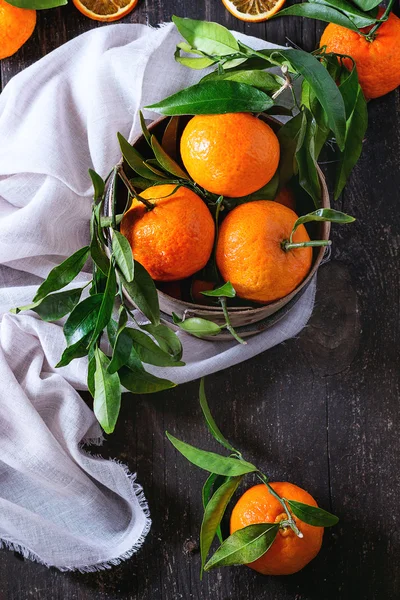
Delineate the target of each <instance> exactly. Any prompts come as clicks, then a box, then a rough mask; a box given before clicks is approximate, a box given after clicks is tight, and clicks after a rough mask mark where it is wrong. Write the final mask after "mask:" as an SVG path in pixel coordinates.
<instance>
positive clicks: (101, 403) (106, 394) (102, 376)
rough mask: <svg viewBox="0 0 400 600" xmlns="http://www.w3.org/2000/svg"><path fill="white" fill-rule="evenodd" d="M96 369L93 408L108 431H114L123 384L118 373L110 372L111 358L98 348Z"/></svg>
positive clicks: (95, 353) (95, 352) (96, 351)
mask: <svg viewBox="0 0 400 600" xmlns="http://www.w3.org/2000/svg"><path fill="white" fill-rule="evenodd" d="M94 355H95V359H96V371H95V374H94V403H93V410H94V414H95V415H96V418H97V420H98V422H99V423H100V425H101V426H102V428H103V429H104V431H105V432H106V433H112V432H113V431H114V428H115V424H116V422H117V419H118V415H119V411H120V408H121V386H120V381H119V376H118V373H113V374H112V375H111V374H110V373H109V372H108V366H109V364H110V360H109V358H108V357H107V356H106V355H105V354H104V353H103V352H102V351H101V350H100V348H96V349H95V351H94Z"/></svg>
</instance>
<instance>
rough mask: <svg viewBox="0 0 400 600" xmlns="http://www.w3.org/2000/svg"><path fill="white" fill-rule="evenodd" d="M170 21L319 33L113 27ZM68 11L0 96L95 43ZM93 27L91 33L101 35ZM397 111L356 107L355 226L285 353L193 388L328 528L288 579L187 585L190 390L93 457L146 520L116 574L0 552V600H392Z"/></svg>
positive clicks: (12, 69) (134, 422) (157, 15)
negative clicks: (359, 141) (122, 474)
mask: <svg viewBox="0 0 400 600" xmlns="http://www.w3.org/2000/svg"><path fill="white" fill-rule="evenodd" d="M172 14H178V15H181V16H189V17H193V18H206V19H209V20H216V21H218V22H220V23H222V24H224V25H226V26H228V27H230V28H233V29H236V30H239V31H243V32H245V33H249V34H253V35H257V36H259V37H262V38H264V39H268V40H269V41H271V42H276V43H280V44H285V43H286V41H287V38H288V39H290V40H291V41H292V42H294V43H295V44H298V45H299V46H301V47H302V48H304V49H306V50H312V49H314V48H315V46H316V44H317V41H318V39H319V35H320V33H321V31H322V29H323V25H322V24H321V23H315V22H314V21H307V20H304V21H302V20H301V19H296V18H286V19H277V20H276V21H273V22H271V23H268V24H259V25H253V26H249V25H246V24H243V23H241V22H239V21H237V20H236V19H234V18H233V17H231V16H230V15H229V14H228V13H227V11H225V9H224V8H223V7H222V4H221V2H220V0H206V1H198V2H194V1H192V2H188V1H185V0H162V1H161V0H151V1H150V0H146V1H143V0H142V1H141V2H140V3H139V6H138V7H137V9H136V10H135V11H134V12H133V13H132V14H131V15H129V16H128V17H127V18H126V19H124V22H128V23H129V22H134V23H137V22H140V23H149V24H151V25H156V24H157V23H158V22H160V21H167V20H169V19H170V17H171V15H172ZM98 26H99V25H98V24H97V23H95V22H92V21H89V20H88V19H86V18H85V17H83V16H82V15H80V13H79V12H78V11H77V10H76V9H75V8H74V7H73V5H72V3H71V4H70V5H69V6H67V7H63V8H61V9H55V10H51V11H43V12H41V13H39V18H38V26H37V28H36V31H35V34H34V35H33V37H32V38H31V40H30V41H29V42H28V43H27V44H26V45H25V46H24V47H23V48H22V49H21V50H20V51H19V52H18V53H17V54H16V55H15V56H13V57H12V58H10V59H8V60H3V61H2V62H0V69H1V82H2V85H3V86H4V85H5V84H6V83H7V82H8V81H9V79H10V78H11V77H12V76H13V75H15V74H16V73H18V72H19V71H21V70H22V69H23V68H25V67H26V66H28V65H29V64H32V63H33V62H35V61H36V60H38V59H39V58H40V57H41V56H43V55H44V54H47V53H48V52H50V51H51V50H53V49H54V48H56V47H57V46H59V45H60V44H62V43H64V42H65V41H67V40H69V39H71V38H72V37H74V36H76V35H79V34H80V33H82V32H84V31H87V30H89V29H90V28H92V27H98ZM100 26H101V25H100ZM399 100H400V95H399V91H398V90H397V91H395V92H392V93H391V94H389V95H387V96H386V97H384V98H381V99H378V100H374V101H372V102H370V104H369V117H370V124H369V129H368V132H367V136H366V140H365V148H364V152H363V155H362V158H361V160H360V162H359V163H358V165H357V167H356V169H355V171H354V173H353V175H352V177H351V179H350V181H349V184H348V186H347V188H346V191H345V193H344V194H343V196H342V199H341V201H340V202H337V203H336V205H335V207H336V208H338V209H342V210H345V211H346V212H349V213H350V214H352V215H354V216H355V217H356V218H357V221H356V223H355V224H354V225H351V226H348V227H343V228H338V227H333V241H334V246H333V251H332V257H331V260H330V262H329V263H328V264H326V265H324V266H323V267H322V268H321V269H320V272H319V277H318V293H317V299H316V305H315V310H314V313H313V316H312V318H311V321H310V323H309V325H308V326H307V327H306V329H305V330H304V331H303V332H302V333H301V335H299V336H298V338H297V339H293V340H290V341H288V342H287V343H285V344H282V345H280V346H278V347H276V348H273V349H272V350H270V351H268V352H266V353H264V354H261V355H259V356H257V357H256V358H254V359H252V360H250V361H247V362H245V363H242V364H241V365H238V366H236V367H232V368H230V369H227V370H225V371H223V372H220V373H218V374H216V375H213V376H210V377H208V378H207V382H206V385H207V393H208V397H209V401H210V405H211V409H212V411H213V413H214V414H215V417H216V420H217V422H219V423H220V424H221V425H222V426H223V430H224V433H225V434H226V436H227V437H228V438H230V439H231V440H232V442H233V443H234V445H235V446H236V447H239V448H241V449H242V450H243V451H244V452H245V453H246V457H247V458H248V459H249V460H251V461H255V462H256V463H257V464H259V465H262V466H263V468H264V470H265V471H266V472H267V473H269V474H270V476H271V477H272V478H273V479H276V480H289V481H292V482H294V483H296V484H298V485H300V486H302V487H304V488H306V489H307V490H308V491H310V492H311V493H312V494H313V495H314V496H315V498H316V499H317V501H318V503H319V504H320V505H321V506H322V507H324V508H326V509H328V510H332V511H333V512H334V513H335V514H337V515H338V516H339V517H340V524H339V525H338V526H337V527H335V528H332V529H331V530H329V529H328V530H326V532H325V536H324V544H323V548H322V551H321V552H320V554H319V555H318V557H317V558H316V559H315V560H314V561H313V562H312V563H311V564H310V565H309V566H308V567H306V568H305V569H304V570H303V571H302V572H300V573H298V574H296V575H292V576H289V577H278V578H272V577H263V576H261V575H258V574H256V573H254V572H253V571H251V570H250V569H247V568H246V567H236V568H226V569H222V570H220V571H215V572H211V573H210V574H208V575H206V576H205V578H204V580H203V582H200V581H199V565H200V557H199V552H198V542H197V540H198V533H199V526H200V520H201V501H200V490H201V486H202V483H203V480H204V479H205V474H204V473H203V472H200V470H198V469H196V468H195V467H193V468H192V467H190V466H189V465H188V463H187V462H186V461H185V460H184V459H183V458H182V457H180V456H178V455H177V453H176V452H175V450H174V449H173V448H172V447H171V445H170V444H169V443H168V442H167V441H166V438H165V435H164V432H165V430H166V429H168V430H169V431H170V432H171V433H173V434H175V435H176V436H178V437H181V438H184V439H185V440H186V441H188V442H189V443H192V444H196V445H199V446H201V447H205V448H208V449H215V444H214V443H213V442H212V440H211V439H210V436H209V434H208V433H207V431H206V429H205V427H204V425H203V422H202V419H201V415H200V409H199V406H198V401H197V391H198V382H192V383H190V384H186V385H182V386H180V387H178V388H176V389H174V390H171V391H168V392H165V393H161V394H157V395H153V396H146V397H144V396H143V397H140V396H131V395H127V396H126V397H125V398H124V402H123V409H122V414H121V418H120V420H119V424H118V427H117V430H116V433H115V434H114V435H113V436H112V437H111V438H110V439H109V440H108V441H107V443H106V445H105V446H104V448H103V453H104V455H105V456H111V457H117V458H118V459H120V460H121V461H123V462H124V463H126V464H127V465H128V466H129V468H130V469H131V471H137V473H138V480H139V481H140V483H141V484H142V485H143V487H144V490H145V493H146V496H147V499H148V502H149V505H150V509H151V514H152V519H153V526H152V529H151V532H150V534H149V535H148V537H147V540H146V543H145V544H144V546H143V547H142V549H141V550H140V552H139V553H138V554H137V555H135V556H134V557H133V558H132V559H131V560H128V561H126V562H124V563H123V564H121V565H120V566H118V567H115V568H113V569H112V570H107V571H103V572H100V573H94V574H79V573H60V572H58V571H56V570H55V569H46V568H45V567H43V566H41V565H38V564H35V563H32V562H30V561H24V560H22V559H21V558H20V557H19V556H18V554H14V553H12V552H8V551H4V550H3V551H0V600H31V599H34V600H113V599H115V600H117V599H118V600H119V599H121V600H178V599H183V600H189V599H194V600H197V599H199V600H261V599H263V600H264V599H266V600H289V599H290V600H347V599H349V600H350V599H351V600H367V599H368V600H369V599H371V600H372V599H374V600H392V599H395V598H398V597H399V595H400V569H399V556H400V552H399V550H400V548H399V546H400V539H399V538H400V535H399V527H398V515H399V508H398V506H399V500H398V494H399V472H400V453H399V442H398V432H399V428H400V418H399V385H400V377H399V362H400V360H399V359H400V319H399V289H400V288H399V273H400V271H399V266H398V265H399V247H400V206H399V205H400V197H399V196H400V193H399V190H400V102H399Z"/></svg>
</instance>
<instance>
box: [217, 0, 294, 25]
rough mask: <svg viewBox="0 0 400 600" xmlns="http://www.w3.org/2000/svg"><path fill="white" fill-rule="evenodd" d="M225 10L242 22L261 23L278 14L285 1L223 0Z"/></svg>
mask: <svg viewBox="0 0 400 600" xmlns="http://www.w3.org/2000/svg"><path fill="white" fill-rule="evenodd" d="M222 2H223V4H224V6H225V8H227V9H228V10H229V12H230V13H231V14H232V15H233V16H234V17H237V18H238V19H240V20H241V21H249V22H252V23H259V22H260V21H266V20H267V19H269V18H270V17H272V15H274V14H275V13H277V12H278V10H280V9H281V8H282V6H283V5H284V4H285V0H222Z"/></svg>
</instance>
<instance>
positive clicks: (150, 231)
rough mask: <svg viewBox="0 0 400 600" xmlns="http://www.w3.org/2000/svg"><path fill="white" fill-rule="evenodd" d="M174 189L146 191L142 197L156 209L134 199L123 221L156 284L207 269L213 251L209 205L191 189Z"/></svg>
mask: <svg viewBox="0 0 400 600" xmlns="http://www.w3.org/2000/svg"><path fill="white" fill-rule="evenodd" d="M175 188H176V186H174V185H156V186H154V187H150V188H147V190H145V191H144V192H142V193H141V194H140V196H141V197H142V198H145V199H147V200H149V201H150V203H151V204H153V206H154V208H153V209H151V210H149V209H148V208H147V207H146V206H145V205H144V204H143V203H142V202H140V201H139V200H135V199H133V201H132V206H131V208H130V209H129V210H128V211H127V212H126V213H125V215H124V217H123V219H122V221H121V233H122V235H124V236H125V237H126V238H127V240H128V241H129V243H130V245H131V248H132V252H133V255H134V257H135V259H136V260H137V261H139V262H140V263H141V264H142V265H143V266H144V268H145V269H146V270H147V271H148V272H149V274H150V275H151V277H152V278H153V279H155V280H156V281H176V280H178V279H184V278H185V277H189V275H193V273H196V271H199V270H200V269H202V268H203V267H205V265H206V264H207V262H208V259H209V258H210V255H211V252H212V249H213V244H214V235H215V225H214V220H213V218H212V216H211V213H210V211H209V210H208V208H207V206H206V204H205V203H204V202H203V200H202V199H201V198H200V197H199V196H197V194H195V193H194V192H192V191H191V190H189V189H187V188H185V187H180V188H179V189H177V190H176V191H175V192H174V190H175ZM172 192H173V193H172Z"/></svg>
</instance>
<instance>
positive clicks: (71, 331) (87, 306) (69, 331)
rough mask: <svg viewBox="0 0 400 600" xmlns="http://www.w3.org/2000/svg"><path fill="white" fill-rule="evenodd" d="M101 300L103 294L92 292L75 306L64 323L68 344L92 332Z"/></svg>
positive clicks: (70, 344)
mask: <svg viewBox="0 0 400 600" xmlns="http://www.w3.org/2000/svg"><path fill="white" fill-rule="evenodd" d="M102 300H103V294H94V295H93V296H89V297H88V298H85V300H82V302H80V303H79V304H78V305H77V306H75V308H74V310H73V311H72V312H71V314H70V315H69V317H68V319H67V320H66V322H65V325H64V335H65V338H66V340H67V343H68V346H72V345H73V344H75V343H76V342H78V341H79V340H81V339H82V338H84V337H86V336H87V335H88V334H91V333H92V332H93V330H94V328H95V325H96V321H97V315H98V312H99V310H100V306H101V303H102ZM86 354H87V352H86ZM82 356H83V355H82Z"/></svg>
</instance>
